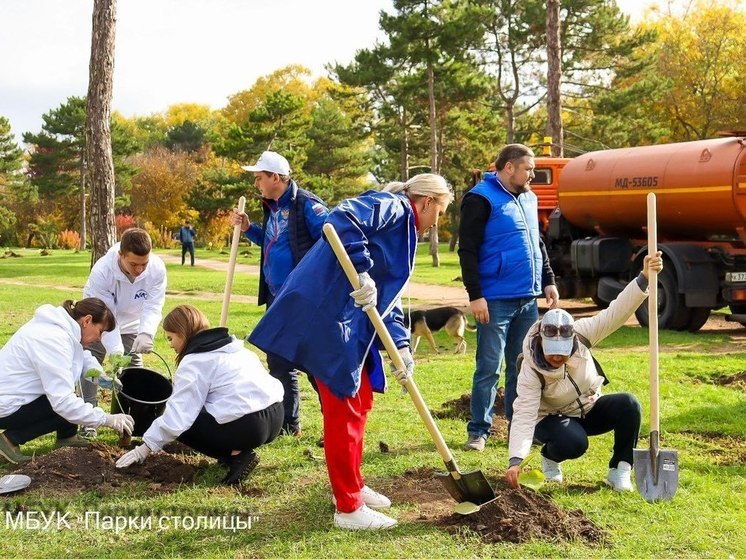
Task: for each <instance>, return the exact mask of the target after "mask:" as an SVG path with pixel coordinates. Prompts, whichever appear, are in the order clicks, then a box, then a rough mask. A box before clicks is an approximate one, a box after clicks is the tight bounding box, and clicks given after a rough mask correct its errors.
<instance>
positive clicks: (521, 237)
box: [468, 173, 542, 300]
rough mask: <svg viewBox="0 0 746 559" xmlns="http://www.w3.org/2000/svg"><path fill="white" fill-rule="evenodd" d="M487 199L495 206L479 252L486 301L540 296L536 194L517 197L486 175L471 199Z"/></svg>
mask: <svg viewBox="0 0 746 559" xmlns="http://www.w3.org/2000/svg"><path fill="white" fill-rule="evenodd" d="M471 195H477V196H482V197H483V198H485V199H486V200H487V201H488V202H489V203H490V206H491V207H492V211H491V213H490V217H489V220H488V221H487V225H486V227H485V232H484V241H483V242H482V246H481V247H480V249H479V281H480V283H481V286H482V294H483V295H484V298H485V299H488V300H490V299H520V298H523V297H536V296H539V295H541V270H542V260H541V249H540V248H539V219H538V202H537V198H536V194H534V193H533V192H530V191H529V192H524V193H522V194H520V195H519V196H518V197H517V198H516V197H515V196H513V195H512V194H511V193H510V192H508V191H507V190H506V189H505V187H504V186H503V185H502V184H501V183H500V181H499V180H498V178H497V175H496V174H495V173H486V174H485V176H484V179H483V180H482V182H480V183H479V184H477V185H476V186H475V187H474V188H472V189H471V190H470V191H469V193H468V196H471Z"/></svg>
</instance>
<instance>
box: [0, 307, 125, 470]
mask: <svg viewBox="0 0 746 559" xmlns="http://www.w3.org/2000/svg"><path fill="white" fill-rule="evenodd" d="M114 326H115V321H114V315H113V314H112V313H111V311H110V310H109V309H108V308H107V306H106V305H105V304H104V302H103V301H102V300H101V299H97V298H95V297H89V298H87V299H83V300H81V301H78V302H77V303H76V302H74V301H71V300H67V301H65V302H64V303H63V304H62V306H61V307H54V306H52V305H42V306H41V307H39V308H38V309H37V310H36V313H35V314H34V318H32V319H31V320H30V321H29V322H27V323H26V324H24V325H23V326H21V328H19V329H18V331H17V332H16V333H15V334H13V336H12V337H11V338H10V340H8V343H6V344H5V346H3V348H2V349H0V429H5V432H3V433H0V457H2V458H4V459H5V460H7V461H8V462H11V463H13V464H20V463H23V462H28V461H29V460H31V458H30V457H29V456H26V455H24V454H22V453H21V452H20V450H19V449H18V445H21V444H24V443H26V442H28V441H30V440H32V439H35V438H37V437H40V436H42V435H45V434H47V433H51V432H52V431H56V432H57V444H56V446H58V447H59V446H87V445H88V443H87V441H84V440H83V439H79V438H78V437H77V435H76V433H77V431H78V425H82V426H84V427H100V426H102V425H106V426H107V427H111V428H112V429H115V430H116V431H119V432H120V433H122V432H126V433H132V427H133V425H134V422H133V420H132V418H131V417H130V416H129V415H125V414H115V415H110V414H108V413H106V412H105V411H104V410H102V409H101V408H97V407H93V406H92V405H91V404H86V403H85V402H84V401H83V400H82V399H81V398H79V397H78V396H77V395H76V394H75V383H76V381H77V380H78V379H79V378H80V376H81V374H82V373H85V372H86V371H88V370H89V369H97V370H98V371H100V372H103V371H102V369H101V365H99V363H98V361H96V359H95V358H94V357H93V356H92V355H91V353H90V352H89V351H87V350H84V349H83V346H84V345H88V344H92V343H94V342H98V341H99V340H100V339H101V334H102V333H103V332H111V331H112V330H113V329H114Z"/></svg>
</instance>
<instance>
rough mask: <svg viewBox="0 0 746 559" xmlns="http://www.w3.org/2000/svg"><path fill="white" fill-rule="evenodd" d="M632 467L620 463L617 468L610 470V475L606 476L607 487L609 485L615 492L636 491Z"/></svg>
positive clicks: (625, 463)
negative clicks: (632, 478) (631, 477)
mask: <svg viewBox="0 0 746 559" xmlns="http://www.w3.org/2000/svg"><path fill="white" fill-rule="evenodd" d="M631 472H632V466H630V465H629V464H628V463H627V462H619V464H617V466H616V468H609V475H607V476H606V480H605V481H606V485H609V486H610V487H611V488H612V489H613V490H614V491H634V490H635V488H634V487H633V486H632V480H631V479H630V473H631Z"/></svg>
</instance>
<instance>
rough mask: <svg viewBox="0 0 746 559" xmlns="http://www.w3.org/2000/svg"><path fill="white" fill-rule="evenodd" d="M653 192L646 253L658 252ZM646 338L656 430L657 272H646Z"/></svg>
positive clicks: (652, 425)
mask: <svg viewBox="0 0 746 559" xmlns="http://www.w3.org/2000/svg"><path fill="white" fill-rule="evenodd" d="M655 202H656V201H655V193H653V192H649V193H648V254H649V255H651V256H655V254H656V253H657V252H658V221H657V218H656V213H657V212H656V203H655ZM648 276H649V277H648V291H649V295H648V338H649V344H650V430H651V431H656V432H657V431H658V430H659V428H660V416H659V410H658V272H656V271H654V270H651V271H650V272H649V274H648Z"/></svg>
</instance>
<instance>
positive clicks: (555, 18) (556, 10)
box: [547, 0, 564, 157]
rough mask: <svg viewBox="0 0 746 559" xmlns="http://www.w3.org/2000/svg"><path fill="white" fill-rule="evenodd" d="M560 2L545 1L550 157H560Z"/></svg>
mask: <svg viewBox="0 0 746 559" xmlns="http://www.w3.org/2000/svg"><path fill="white" fill-rule="evenodd" d="M559 15H560V0H547V115H548V116H547V136H549V137H550V138H552V155H553V156H554V157H562V154H563V151H564V150H563V144H564V141H563V131H562V100H561V99H560V79H561V76H562V51H561V48H560V23H559Z"/></svg>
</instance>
